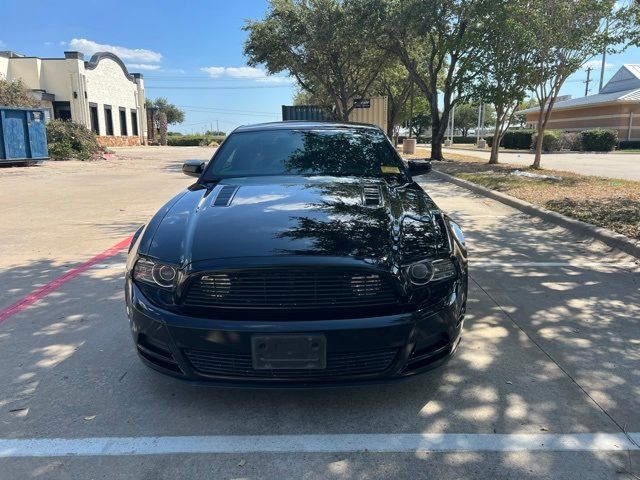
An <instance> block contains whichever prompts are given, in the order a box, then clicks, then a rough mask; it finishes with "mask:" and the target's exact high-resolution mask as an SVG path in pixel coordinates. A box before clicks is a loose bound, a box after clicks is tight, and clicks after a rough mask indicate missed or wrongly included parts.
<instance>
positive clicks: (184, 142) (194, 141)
mask: <svg viewBox="0 0 640 480" xmlns="http://www.w3.org/2000/svg"><path fill="white" fill-rule="evenodd" d="M223 138H224V137H222V136H213V135H180V136H179V135H171V136H169V137H168V138H167V145H169V146H172V147H199V146H206V145H209V144H210V143H211V142H220V141H222V139H223Z"/></svg>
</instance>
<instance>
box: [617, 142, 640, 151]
mask: <svg viewBox="0 0 640 480" xmlns="http://www.w3.org/2000/svg"><path fill="white" fill-rule="evenodd" d="M618 148H619V149H620V150H631V149H634V150H635V149H640V140H620V143H619V144H618Z"/></svg>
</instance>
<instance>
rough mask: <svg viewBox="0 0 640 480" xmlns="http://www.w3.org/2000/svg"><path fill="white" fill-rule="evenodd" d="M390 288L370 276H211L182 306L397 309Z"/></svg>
mask: <svg viewBox="0 0 640 480" xmlns="http://www.w3.org/2000/svg"><path fill="white" fill-rule="evenodd" d="M397 303H398V298H397V296H396V294H395V292H394V290H393V287H392V286H391V284H390V283H389V281H388V280H387V279H385V278H384V277H382V276H381V275H379V274H377V273H373V272H368V271H344V270H340V271H333V270H331V269H327V270H322V269H313V268H311V267H310V268H307V269H262V270H242V271H228V272H211V273H206V274H202V275H199V276H198V277H196V278H195V279H193V280H192V282H191V284H190V285H189V287H188V290H187V293H186V296H185V300H184V304H185V305H188V306H194V307H198V306H199V307H220V308H257V309H260V308H267V309H269V308H290V309H304V308H319V307H323V308H332V307H336V308H344V307H375V306H390V305H396V304H397Z"/></svg>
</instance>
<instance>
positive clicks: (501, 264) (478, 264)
mask: <svg viewBox="0 0 640 480" xmlns="http://www.w3.org/2000/svg"><path fill="white" fill-rule="evenodd" d="M469 263H470V265H471V266H473V267H483V268H492V267H493V268H502V267H506V268H509V267H573V268H638V267H640V264H638V263H633V262H627V263H614V262H491V261H488V260H486V261H482V260H480V261H473V259H472V260H471V261H470V262H469Z"/></svg>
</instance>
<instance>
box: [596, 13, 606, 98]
mask: <svg viewBox="0 0 640 480" xmlns="http://www.w3.org/2000/svg"><path fill="white" fill-rule="evenodd" d="M604 29H605V32H609V17H607V23H606V25H605V27H604ZM607 47H608V45H605V46H604V49H603V50H602V66H601V67H600V88H599V89H598V93H600V92H601V91H602V85H603V84H604V67H605V66H606V64H607Z"/></svg>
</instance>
